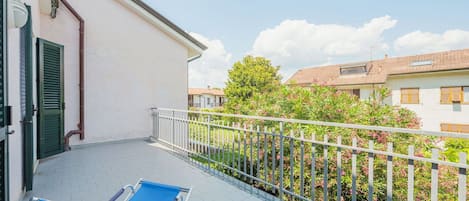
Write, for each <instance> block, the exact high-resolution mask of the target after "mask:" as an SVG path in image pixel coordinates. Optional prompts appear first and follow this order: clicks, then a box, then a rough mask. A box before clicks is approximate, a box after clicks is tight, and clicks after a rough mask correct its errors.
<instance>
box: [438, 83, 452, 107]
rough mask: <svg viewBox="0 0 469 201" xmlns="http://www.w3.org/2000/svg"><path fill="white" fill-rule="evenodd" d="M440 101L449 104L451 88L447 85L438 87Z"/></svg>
mask: <svg viewBox="0 0 469 201" xmlns="http://www.w3.org/2000/svg"><path fill="white" fill-rule="evenodd" d="M440 92H441V93H440V103H441V104H450V103H451V90H450V88H449V87H441V89H440Z"/></svg>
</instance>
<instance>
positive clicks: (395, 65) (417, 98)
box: [286, 49, 469, 133]
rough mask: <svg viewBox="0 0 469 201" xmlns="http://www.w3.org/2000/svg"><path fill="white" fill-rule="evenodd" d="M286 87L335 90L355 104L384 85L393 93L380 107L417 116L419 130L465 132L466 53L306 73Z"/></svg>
mask: <svg viewBox="0 0 469 201" xmlns="http://www.w3.org/2000/svg"><path fill="white" fill-rule="evenodd" d="M286 83H287V84H290V85H299V86H305V87H306V86H311V85H312V84H320V85H329V86H335V87H337V88H338V89H340V90H346V91H348V92H350V93H352V94H355V95H357V96H359V97H360V99H368V98H369V97H370V96H371V95H372V93H373V90H374V89H376V88H377V87H381V86H384V87H387V88H389V89H390V90H391V91H392V94H391V97H389V98H387V99H386V100H385V103H386V104H392V105H396V106H402V107H405V108H408V109H410V110H412V111H414V112H416V114H417V115H418V116H419V117H420V118H421V123H422V129H425V130H431V131H440V130H441V131H452V132H464V133H469V49H464V50H453V51H446V52H438V53H432V54H422V55H414V56H405V57H396V58H387V56H386V57H385V58H384V59H380V60H372V61H369V62H361V63H350V64H338V65H330V66H321V67H312V68H305V69H301V70H299V71H297V72H296V73H295V74H294V75H293V76H292V77H291V78H290V79H289V80H288V81H287V82H286Z"/></svg>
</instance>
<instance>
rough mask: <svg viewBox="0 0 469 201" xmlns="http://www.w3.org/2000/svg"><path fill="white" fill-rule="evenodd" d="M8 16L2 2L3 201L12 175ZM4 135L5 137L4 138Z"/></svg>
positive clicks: (6, 198) (4, 4)
mask: <svg viewBox="0 0 469 201" xmlns="http://www.w3.org/2000/svg"><path fill="white" fill-rule="evenodd" d="M7 16H8V4H7V1H2V21H1V22H0V23H1V25H2V30H1V31H2V51H1V52H0V54H2V60H1V61H0V62H2V68H3V69H2V74H3V75H2V76H3V83H2V85H3V97H2V98H3V106H4V107H2V108H0V110H2V111H3V114H4V118H3V122H0V124H3V127H1V128H0V137H3V136H4V138H5V139H4V147H3V148H4V161H3V162H2V163H3V165H4V175H3V178H4V181H3V182H4V189H3V191H4V197H3V198H1V199H4V200H6V201H8V200H9V196H10V195H9V194H10V193H9V192H10V191H9V187H10V183H9V177H10V173H9V166H10V163H9V146H8V125H7V122H8V120H7V119H6V118H8V117H7V116H8V115H7V113H6V106H7V105H8V90H7V89H8V76H7V75H8V44H7V43H8V37H7V35H8V25H7V22H8V20H7ZM2 135H3V136H2Z"/></svg>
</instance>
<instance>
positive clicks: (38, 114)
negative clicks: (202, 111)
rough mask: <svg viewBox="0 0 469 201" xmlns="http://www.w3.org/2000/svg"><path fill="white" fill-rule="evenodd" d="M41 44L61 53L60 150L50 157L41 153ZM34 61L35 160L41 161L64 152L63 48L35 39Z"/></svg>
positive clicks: (42, 120) (42, 121) (42, 64)
mask: <svg viewBox="0 0 469 201" xmlns="http://www.w3.org/2000/svg"><path fill="white" fill-rule="evenodd" d="M42 44H49V45H54V46H59V47H60V53H61V63H60V85H61V87H60V88H61V89H60V93H61V97H60V110H61V112H60V133H59V140H60V149H59V150H57V151H56V152H53V153H52V154H50V155H46V156H44V155H43V154H42V153H41V140H40V139H41V133H42V132H41V125H44V108H43V101H44V97H43V93H42V90H43V88H44V82H43V80H44V78H45V77H44V62H43V61H42V60H43V59H44V58H43V56H42V55H43V54H44V51H43V48H41V45H42ZM36 56H37V58H36V60H37V65H36V66H37V108H38V111H37V127H36V131H37V140H36V141H37V142H36V144H37V151H36V152H37V158H38V159H42V158H46V157H49V156H51V155H55V154H59V153H62V152H64V132H65V123H64V121H65V119H64V117H65V115H64V113H65V108H64V106H65V104H64V103H65V102H64V97H65V93H64V88H65V86H64V46H63V45H61V44H58V43H54V42H52V41H48V40H46V39H43V38H37V43H36Z"/></svg>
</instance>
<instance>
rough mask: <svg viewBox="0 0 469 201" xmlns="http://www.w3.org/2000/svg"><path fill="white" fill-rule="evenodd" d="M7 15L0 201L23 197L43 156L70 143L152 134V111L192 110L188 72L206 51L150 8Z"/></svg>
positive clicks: (18, 5)
mask: <svg viewBox="0 0 469 201" xmlns="http://www.w3.org/2000/svg"><path fill="white" fill-rule="evenodd" d="M1 11H2V24H1V27H2V40H1V42H2V49H1V51H2V57H1V58H2V65H1V66H0V67H1V72H2V73H3V75H2V77H1V78H2V80H1V81H2V82H3V83H2V86H3V87H5V88H3V89H2V90H1V91H0V95H1V96H3V97H1V98H0V100H1V101H0V104H1V110H0V127H1V128H2V129H0V132H1V134H0V139H1V142H0V151H1V154H0V155H1V156H2V159H4V160H2V164H1V166H0V168H1V169H0V174H2V175H0V177H1V179H0V181H2V182H0V188H2V189H1V190H0V192H1V193H0V200H12V201H18V200H21V197H22V194H23V193H24V192H25V191H24V190H26V191H27V190H31V188H32V175H33V174H34V167H35V165H36V164H37V163H38V159H42V158H47V157H49V156H52V155H54V154H58V153H61V152H63V151H64V150H65V148H66V144H67V143H68V144H70V145H78V144H88V143H96V142H105V141H112V140H123V139H132V138H143V137H148V136H150V135H151V129H152V122H151V120H150V118H148V117H149V116H150V115H151V111H150V109H151V108H152V107H155V106H161V107H175V108H180V109H186V108H187V106H188V102H187V91H188V90H187V85H188V83H187V77H188V69H187V65H188V62H189V61H190V60H192V59H194V58H198V57H199V56H200V55H201V53H202V52H203V50H204V49H206V47H205V46H204V45H203V44H201V43H200V42H198V41H197V40H195V39H194V38H192V37H191V36H190V35H188V34H187V33H186V32H184V31H183V30H182V29H181V28H179V27H177V26H176V25H174V24H173V23H171V22H170V21H169V20H168V19H166V18H164V17H163V16H161V15H160V14H159V13H157V12H156V11H155V10H153V9H152V8H150V7H149V6H148V5H146V4H145V3H143V2H142V1H140V0H100V1H95V0H79V1H77V0H70V2H69V1H67V0H24V1H23V0H5V1H3V4H2V7H1ZM7 133H9V134H7ZM7 150H8V151H7Z"/></svg>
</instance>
